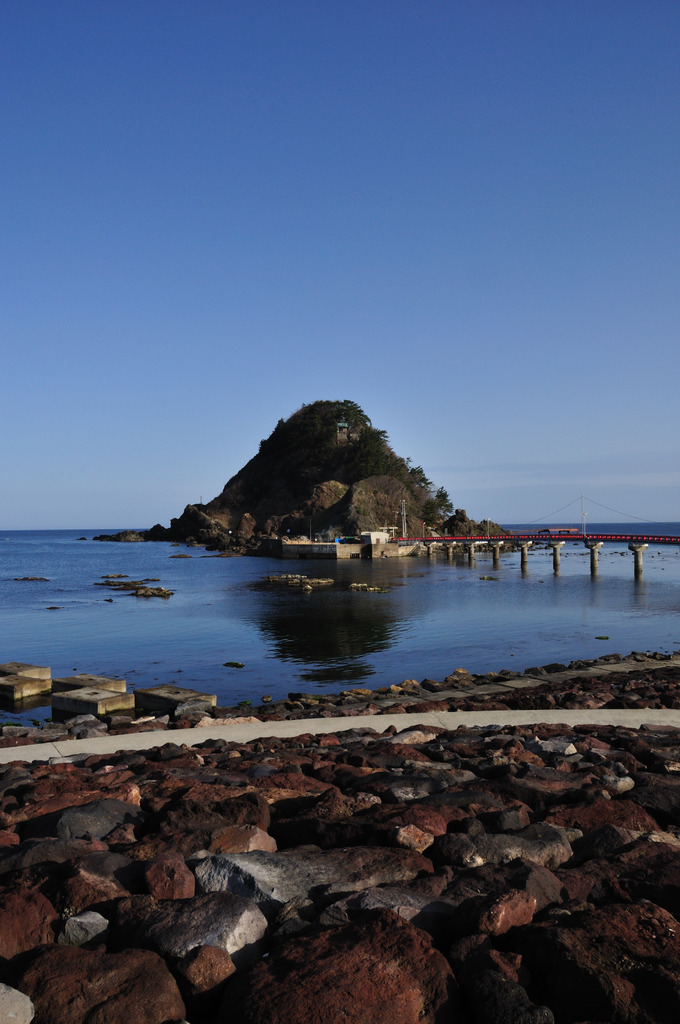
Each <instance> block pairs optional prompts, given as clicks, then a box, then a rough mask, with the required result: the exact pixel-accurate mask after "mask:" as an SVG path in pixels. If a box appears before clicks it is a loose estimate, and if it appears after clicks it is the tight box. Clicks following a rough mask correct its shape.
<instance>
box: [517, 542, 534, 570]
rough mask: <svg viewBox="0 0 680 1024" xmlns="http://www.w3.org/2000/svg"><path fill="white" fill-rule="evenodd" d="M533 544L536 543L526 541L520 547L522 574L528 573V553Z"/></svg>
mask: <svg viewBox="0 0 680 1024" xmlns="http://www.w3.org/2000/svg"><path fill="white" fill-rule="evenodd" d="M533 543H534V542H533V541H532V540H525V541H522V543H521V544H520V546H519V552H520V554H519V564H520V568H521V570H522V572H526V568H527V553H528V551H529V548H530V547H531V545H532V544H533Z"/></svg>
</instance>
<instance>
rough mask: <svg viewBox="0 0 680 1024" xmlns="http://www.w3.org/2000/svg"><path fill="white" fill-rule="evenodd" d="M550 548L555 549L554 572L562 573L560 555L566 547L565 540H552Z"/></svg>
mask: <svg viewBox="0 0 680 1024" xmlns="http://www.w3.org/2000/svg"><path fill="white" fill-rule="evenodd" d="M550 547H551V548H552V549H553V572H559V571H560V553H561V549H562V548H563V547H564V541H563V540H551V541H550Z"/></svg>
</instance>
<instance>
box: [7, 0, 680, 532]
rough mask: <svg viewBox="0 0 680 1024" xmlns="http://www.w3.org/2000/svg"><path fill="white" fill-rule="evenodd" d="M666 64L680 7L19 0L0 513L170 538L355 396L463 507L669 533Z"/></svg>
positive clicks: (674, 172) (678, 369)
mask: <svg viewBox="0 0 680 1024" xmlns="http://www.w3.org/2000/svg"><path fill="white" fill-rule="evenodd" d="M679 53H680V3H679V2H678V0H548V2H546V0H474V2H472V0H418V2H415V0H286V2H280V0H266V2H264V0H247V2H242V0H196V2H189V0H154V2H150V0H60V2H58V3H55V2H54V0H30V3H27V2H25V0H3V3H2V4H1V5H0V97H1V99H0V130H1V135H0V139H1V143H0V172H1V178H0V182H1V196H2V199H1V210H2V213H1V221H0V253H1V260H2V263H1V266H0V346H1V349H2V352H1V363H0V380H2V384H3V387H2V402H1V405H0V413H1V416H2V424H3V430H2V433H3V443H2V446H1V447H0V528H2V529H28V528H36V529H39V528H58V527H75V528H80V527H83V528H84V527H93V528H94V527H102V528H104V527H128V526H129V527H133V526H136V527H145V526H151V525H152V524H153V523H155V522H161V523H163V524H165V525H167V524H168V523H169V520H170V518H171V517H172V516H176V515H179V514H180V512H181V511H182V509H183V508H184V506H185V505H186V504H187V503H188V502H190V501H199V500H200V499H201V498H202V499H203V500H204V501H208V500H209V499H210V498H212V497H214V496H215V495H216V494H217V493H219V491H221V489H222V487H223V485H224V484H225V482H226V481H227V479H228V478H229V477H231V476H232V475H233V474H234V473H235V472H236V471H237V470H238V469H240V468H241V466H242V465H243V464H244V463H245V462H247V461H248V459H249V458H251V457H252V456H253V455H254V454H255V453H256V452H257V449H258V444H259V442H260V439H261V438H263V437H266V436H268V435H269V433H270V432H271V430H272V429H273V428H274V426H275V425H276V422H277V420H278V419H279V418H280V417H284V418H285V417H287V416H288V415H290V414H291V413H292V412H293V411H295V409H297V408H299V406H300V405H301V404H302V403H303V402H306V403H309V402H313V401H315V400H317V399H345V398H347V399H351V400H352V401H355V402H358V403H359V404H360V405H361V406H362V407H363V409H364V410H365V412H366V413H367V414H368V416H370V417H371V419H372V421H373V424H374V426H376V427H379V428H380V429H384V430H386V431H387V433H388V435H389V438H390V441H391V443H392V445H393V447H394V448H395V450H396V451H397V452H398V454H400V455H402V456H404V457H406V456H409V457H410V458H411V459H412V460H413V461H414V463H416V464H420V465H422V466H423V467H424V469H425V471H426V473H427V475H428V476H430V477H431V478H432V479H433V480H434V481H435V483H436V484H437V485H442V486H444V487H446V488H447V490H448V491H449V493H450V495H451V498H452V500H453V502H454V505H455V506H456V507H462V508H465V509H467V511H468V514H469V515H471V516H473V517H474V518H485V517H487V516H490V517H491V518H493V519H496V520H498V521H500V522H521V521H524V522H526V521H531V520H535V519H538V518H540V517H544V516H547V515H548V514H549V513H551V512H553V511H554V510H556V509H558V508H559V507H561V506H563V505H565V504H567V503H569V502H571V501H573V500H575V499H577V498H578V496H579V495H580V494H582V493H584V494H586V496H588V497H589V498H592V499H594V500H595V501H597V502H600V503H602V504H603V505H606V506H608V507H610V508H613V509H615V510H617V511H618V510H620V511H622V512H626V513H630V514H633V515H637V516H640V517H642V518H650V519H659V520H680V432H679V430H678V427H679V426H680V423H679V420H680V416H679V414H678V394H679V391H680V345H679V344H678V341H679V327H678V325H679V324H680V316H679V313H680V309H679V306H680V300H679V296H680V289H679V287H678V285H679V280H678V278H679V269H680V258H679V257H680V251H679V250H680V217H679V211H680V190H679V188H678V183H679V169H680V159H679V158H680V62H679V59H678V54H679ZM572 512H573V515H572V516H571V517H570V518H573V519H577V518H578V512H579V509H578V507H577V506H575V507H573V509H572ZM597 512H598V510H597V509H595V508H592V510H591V511H590V513H589V522H591V521H592V522H594V521H597V520H600V521H602V520H611V519H617V518H619V517H618V516H613V515H611V513H609V512H602V513H601V514H599V515H598V514H596V513H597ZM562 518H564V516H562Z"/></svg>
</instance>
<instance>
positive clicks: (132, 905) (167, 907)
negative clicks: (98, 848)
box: [112, 892, 267, 968]
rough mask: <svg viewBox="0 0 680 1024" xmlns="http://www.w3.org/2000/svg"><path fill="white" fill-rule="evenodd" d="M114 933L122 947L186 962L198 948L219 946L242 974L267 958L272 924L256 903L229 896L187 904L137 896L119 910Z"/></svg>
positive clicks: (186, 901)
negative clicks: (264, 941)
mask: <svg viewBox="0 0 680 1024" xmlns="http://www.w3.org/2000/svg"><path fill="white" fill-rule="evenodd" d="M112 929H115V939H114V941H117V942H118V943H119V944H126V945H138V946H143V947H144V948H146V949H153V950H155V951H156V952H158V953H160V954H161V955H162V956H175V957H182V956H185V955H186V954H187V953H188V952H189V951H190V950H192V949H194V948H195V947H196V946H206V945H209V946H216V947H217V948H218V949H223V950H224V951H225V952H227V953H229V955H230V956H231V958H232V960H233V961H234V964H235V965H236V967H239V968H240V967H242V966H243V965H244V964H250V963H252V962H253V961H254V960H255V959H256V958H257V957H258V956H259V955H260V954H261V952H262V939H263V937H264V934H265V932H266V930H267V921H266V919H265V917H264V915H263V914H262V913H261V912H260V910H258V908H257V906H256V905H255V903H254V902H253V901H252V900H246V899H242V898H241V897H240V896H235V895H233V894H232V893H227V892H212V893H206V894H205V895H202V896H194V897H193V898H192V899H182V900H155V899H153V897H151V896H132V897H130V898H129V899H125V900H120V901H119V902H118V903H117V904H116V909H115V915H114V918H113V919H112Z"/></svg>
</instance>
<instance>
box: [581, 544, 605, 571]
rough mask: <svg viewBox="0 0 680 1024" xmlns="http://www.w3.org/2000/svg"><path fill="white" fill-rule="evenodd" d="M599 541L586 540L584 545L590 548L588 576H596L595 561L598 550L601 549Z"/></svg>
mask: <svg viewBox="0 0 680 1024" xmlns="http://www.w3.org/2000/svg"><path fill="white" fill-rule="evenodd" d="M602 543H603V542H602V541H601V540H587V541H585V545H586V547H587V548H590V575H591V576H597V560H598V557H599V554H600V548H601V547H602Z"/></svg>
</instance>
